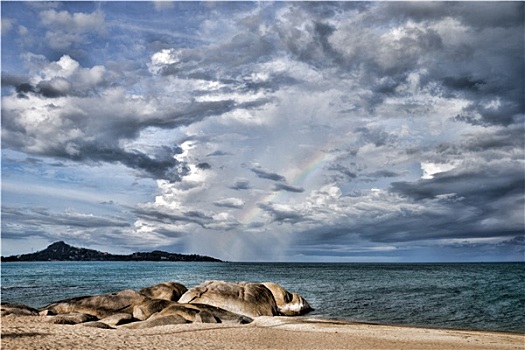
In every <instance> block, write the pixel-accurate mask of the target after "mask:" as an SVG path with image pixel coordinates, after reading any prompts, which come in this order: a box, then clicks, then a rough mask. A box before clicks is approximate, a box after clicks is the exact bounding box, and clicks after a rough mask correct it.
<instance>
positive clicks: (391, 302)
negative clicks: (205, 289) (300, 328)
mask: <svg viewBox="0 0 525 350" xmlns="http://www.w3.org/2000/svg"><path fill="white" fill-rule="evenodd" d="M211 279H216V280H225V281H231V282H240V281H247V282H266V281H271V282H276V283H278V284H280V285H282V286H283V287H285V288H286V289H288V290H289V291H292V292H297V293H299V294H301V295H302V296H303V297H305V298H306V299H307V300H308V302H309V303H310V304H311V305H312V306H313V307H314V308H315V311H314V312H312V313H311V314H309V316H310V317H320V318H332V319H341V320H349V321H362V322H373V323H384V324H404V325H413V326H427V327H438V328H457V329H474V330H496V331H510V332H519V333H525V263H501V264H496V263H490V264H317V263H315V264H314V263H312V264H298V263H275V264H261V263H169V262H73V263H72V262H51V263H47V262H46V263H3V264H2V276H1V282H2V283H1V290H2V302H17V303H24V304H27V305H30V306H33V307H42V306H44V305H46V304H48V303H50V302H53V301H57V300H60V299H65V298H69V297H75V296H82V295H92V294H101V293H111V292H116V291H119V290H122V289H126V288H132V289H140V288H143V287H146V286H150V285H154V284H157V283H160V282H164V281H176V282H180V283H182V284H184V285H185V286H186V287H188V288H190V287H192V286H195V285H198V284H200V283H201V282H203V281H205V280H211Z"/></svg>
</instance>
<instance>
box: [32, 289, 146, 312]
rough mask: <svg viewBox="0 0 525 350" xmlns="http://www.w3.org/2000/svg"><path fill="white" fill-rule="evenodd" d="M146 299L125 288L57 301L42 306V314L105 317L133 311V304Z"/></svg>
mask: <svg viewBox="0 0 525 350" xmlns="http://www.w3.org/2000/svg"><path fill="white" fill-rule="evenodd" d="M146 299H148V298H147V297H146V296H144V295H142V294H140V293H138V292H136V291H134V290H131V289H126V290H122V291H120V292H117V293H113V294H102V295H94V296H87V297H78V298H72V299H66V300H62V301H58V302H56V303H52V304H49V305H47V306H45V307H43V308H42V310H41V314H42V315H53V314H54V315H57V314H69V313H73V312H79V313H84V314H88V315H93V316H96V317H97V318H99V319H100V318H105V317H107V316H111V315H113V314H115V313H120V312H124V313H129V314H132V313H133V306H134V305H137V304H140V303H142V302H144V300H146Z"/></svg>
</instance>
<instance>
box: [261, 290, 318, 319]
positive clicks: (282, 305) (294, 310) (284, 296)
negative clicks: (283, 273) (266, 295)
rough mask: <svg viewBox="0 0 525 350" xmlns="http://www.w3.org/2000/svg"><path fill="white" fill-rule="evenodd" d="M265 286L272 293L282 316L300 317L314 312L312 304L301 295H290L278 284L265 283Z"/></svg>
mask: <svg viewBox="0 0 525 350" xmlns="http://www.w3.org/2000/svg"><path fill="white" fill-rule="evenodd" d="M263 285H264V286H266V288H268V289H269V290H270V292H271V293H272V295H273V297H274V299H275V303H276V304H277V310H279V313H280V314H281V315H284V316H299V315H303V314H305V313H307V312H309V311H312V310H313V309H312V307H311V306H310V304H308V302H307V301H306V300H305V299H304V298H303V297H302V296H300V295H299V294H296V293H290V292H288V291H287V290H286V289H284V288H283V287H281V286H280V285H278V284H276V283H272V282H265V283H263Z"/></svg>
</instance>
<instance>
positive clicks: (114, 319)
mask: <svg viewBox="0 0 525 350" xmlns="http://www.w3.org/2000/svg"><path fill="white" fill-rule="evenodd" d="M132 321H133V316H131V315H130V314H126V313H118V314H114V315H111V316H108V317H105V318H103V319H101V320H100V322H102V323H104V324H106V325H109V326H118V325H121V324H124V323H129V322H132Z"/></svg>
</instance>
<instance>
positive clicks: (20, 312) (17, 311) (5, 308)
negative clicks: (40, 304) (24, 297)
mask: <svg viewBox="0 0 525 350" xmlns="http://www.w3.org/2000/svg"><path fill="white" fill-rule="evenodd" d="M0 310H1V315H2V316H7V315H15V316H38V310H37V309H33V308H32V307H30V306H27V305H23V304H10V303H2V306H1V309H0Z"/></svg>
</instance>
